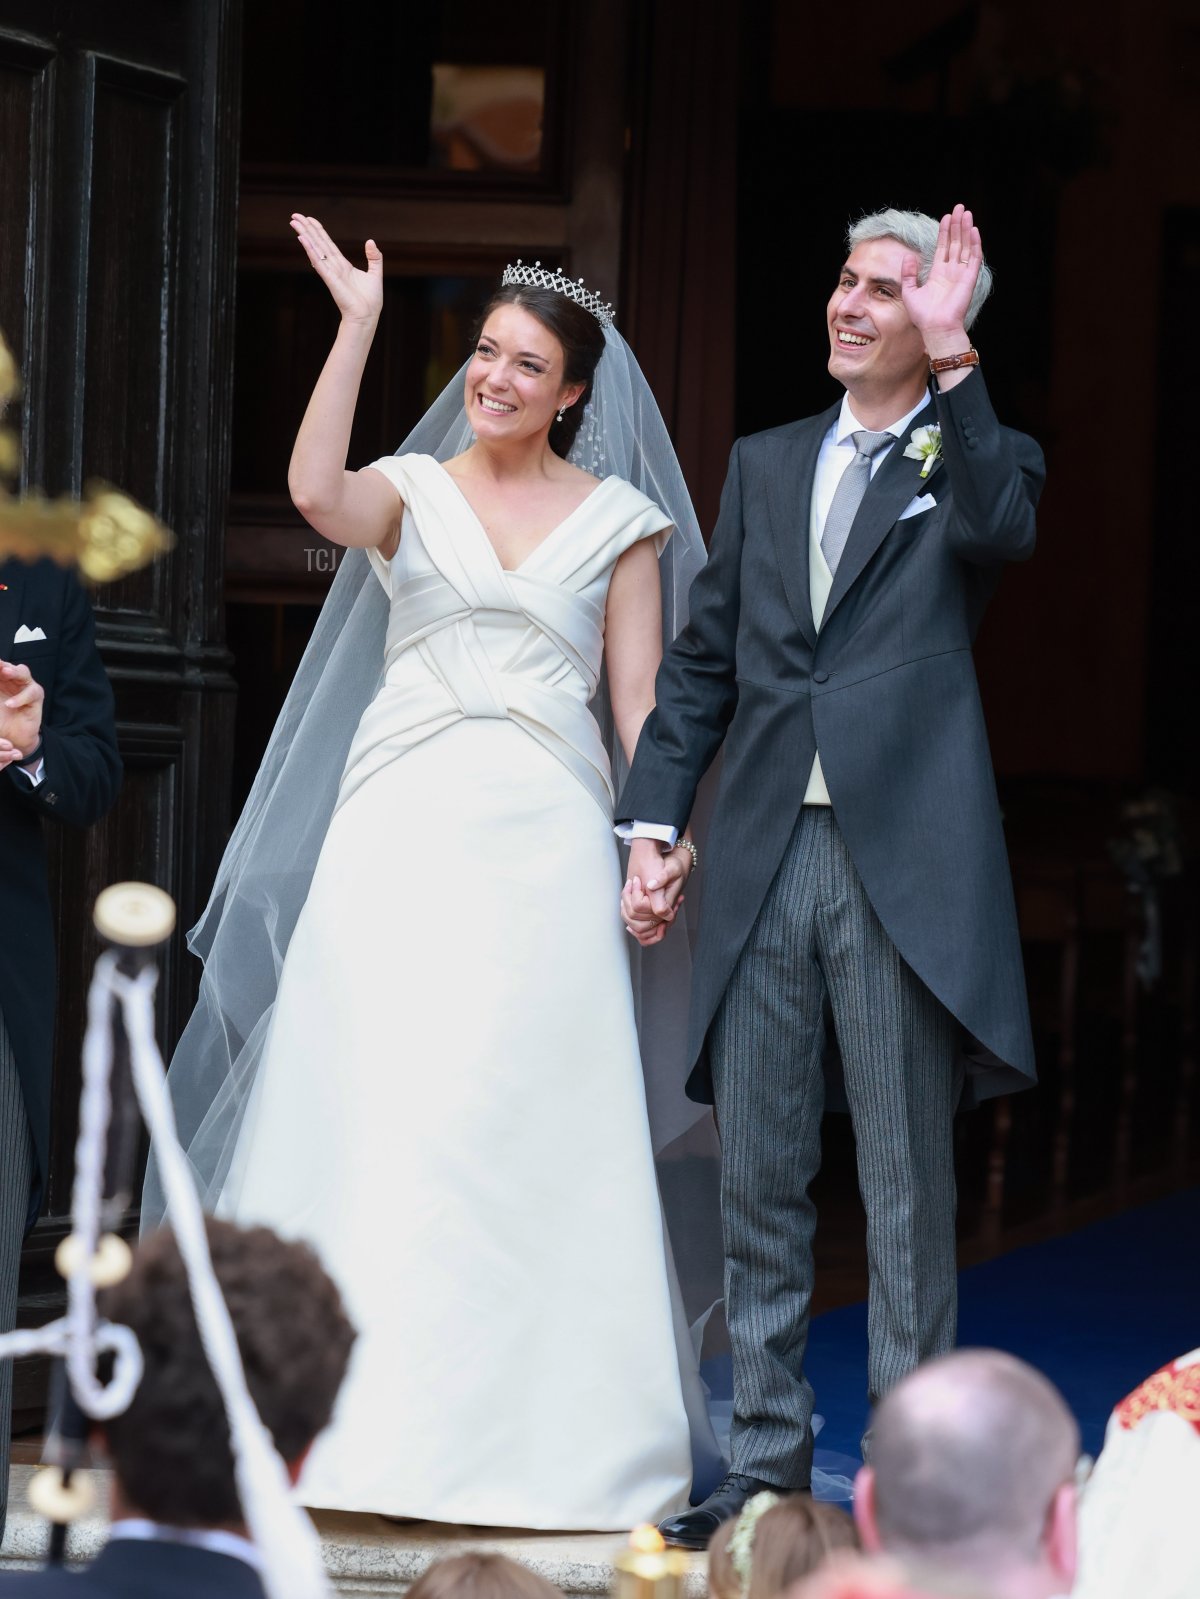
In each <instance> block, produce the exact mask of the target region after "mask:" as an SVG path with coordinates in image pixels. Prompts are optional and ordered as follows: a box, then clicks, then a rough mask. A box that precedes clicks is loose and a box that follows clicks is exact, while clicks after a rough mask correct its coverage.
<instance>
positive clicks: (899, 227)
mask: <svg viewBox="0 0 1200 1599" xmlns="http://www.w3.org/2000/svg"><path fill="white" fill-rule="evenodd" d="M870 239H896V240H898V241H899V243H901V244H902V245H903V246H904V247H905V249H906V250H911V251H912V253H913V254H914V255H915V256H916V258H917V261H918V262H919V265H918V267H917V282H918V283H924V281H925V279H926V278H927V277H928V276H929V268H930V267H931V266H932V265H933V253H934V251H935V250H936V249H937V241H938V224H937V223H936V222H935V221H934V219H933V217H927V216H926V215H925V213H924V211H897V210H896V209H895V208H894V207H892V206H889V207H888V209H887V210H886V211H872V212H871V214H870V216H865V217H859V219H858V221H857V222H852V223H851V224H850V226H849V228H848V229H847V230H846V249H847V251H850V250H853V249H854V247H855V245H858V244H866V243H867V242H868V240H870ZM991 292H992V269H991V267H990V266H988V264H987V262H986V261H985V262H984V263H983V265H982V266H981V267H980V269H979V277H978V279H977V280H976V283H975V292H974V294H972V296H971V303H970V305H969V306H968V307H967V314H966V316H965V317H964V318H963V325H964V326H965V327H968V328H969V327H970V326H971V324H972V323H973V322H974V320H975V318H976V317H977V316H978V315H979V312H980V309H981V308H982V306H983V302H984V301H985V300H986V299H987V297H988V295H989V294H990V293H991Z"/></svg>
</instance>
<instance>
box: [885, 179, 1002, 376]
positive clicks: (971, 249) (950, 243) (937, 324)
mask: <svg viewBox="0 0 1200 1599" xmlns="http://www.w3.org/2000/svg"><path fill="white" fill-rule="evenodd" d="M982 266H983V245H982V243H981V241H980V237H979V229H978V228H977V227H976V226H975V218H974V217H973V216H972V214H971V213H970V211H968V210H967V208H966V206H963V205H956V206H955V207H954V210H953V211H950V212H947V214H946V215H945V216H944V217H943V218H942V221H941V226H940V227H939V229H938V240H937V248H936V249H935V250H934V252H933V260H932V261H931V262H930V264H929V271H928V273H927V274H926V277H925V281H924V283H918V282H917V271H918V267H919V262H918V260H917V257H916V256H915V255H907V256H905V258H904V262H903V265H902V267H901V271H900V295H901V298H902V299H903V301H904V309H905V310H906V311H907V312H908V316H909V320H910V321H911V322H912V324H913V326H914V327H915V328H916V329H917V331H918V332H919V333H920V335H921V337H922V340H923V341H924V344H925V350H926V353H927V354H928V355H929V357H930V359H931V360H937V359H939V358H940V357H942V356H947V355H961V354H962V353H963V352H964V351H965V350H967V349H968V348H969V347H970V343H971V341H970V339H969V338H968V336H967V331H966V319H967V312H968V310H969V308H970V304H971V296H972V295H973V294H974V292H975V284H976V282H977V281H978V279H979V272H980V268H981V267H982ZM969 371H970V369H969V368H961V367H960V368H958V369H957V370H955V371H951V372H945V373H942V374H941V376H940V377H939V380H938V387H939V388H941V389H948V388H953V387H954V385H955V384H956V383H961V382H962V381H963V379H964V378H965V377H967V376H968V375H969Z"/></svg>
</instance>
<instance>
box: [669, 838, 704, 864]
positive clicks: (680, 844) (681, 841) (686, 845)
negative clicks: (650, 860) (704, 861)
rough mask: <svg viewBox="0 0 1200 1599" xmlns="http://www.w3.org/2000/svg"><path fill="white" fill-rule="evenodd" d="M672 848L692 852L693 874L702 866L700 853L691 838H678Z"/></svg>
mask: <svg viewBox="0 0 1200 1599" xmlns="http://www.w3.org/2000/svg"><path fill="white" fill-rule="evenodd" d="M671 848H672V849H686V850H688V851H689V852H690V854H691V857H692V870H693V872H694V871H695V870H696V868H697V867H698V866H699V865H700V851H699V850H698V849H697V848H696V846H695V845H694V844H693V843H692V841H691V839H690V838H677V839H676V840H675V842H674V844H672V846H671Z"/></svg>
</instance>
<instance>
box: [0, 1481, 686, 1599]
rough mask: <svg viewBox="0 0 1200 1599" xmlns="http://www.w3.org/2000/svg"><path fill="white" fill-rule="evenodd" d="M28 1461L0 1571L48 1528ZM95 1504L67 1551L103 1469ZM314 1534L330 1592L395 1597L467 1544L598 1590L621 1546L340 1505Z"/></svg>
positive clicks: (619, 1541)
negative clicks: (29, 1492)
mask: <svg viewBox="0 0 1200 1599" xmlns="http://www.w3.org/2000/svg"><path fill="white" fill-rule="evenodd" d="M35 1469H36V1468H34V1467H32V1466H14V1467H13V1468H12V1476H11V1480H10V1488H9V1500H8V1526H7V1529H6V1531H5V1535H4V1545H3V1548H2V1549H0V1572H3V1571H15V1570H24V1569H28V1568H29V1567H30V1566H35V1565H39V1564H40V1563H41V1561H42V1559H43V1557H44V1553H45V1549H46V1543H47V1537H48V1531H47V1525H46V1522H45V1521H44V1520H43V1519H42V1517H41V1516H38V1515H36V1514H35V1513H34V1512H33V1511H32V1510H30V1509H29V1507H28V1505H27V1503H26V1500H25V1485H26V1484H27V1483H28V1481H29V1479H30V1477H31V1476H32V1475H33V1473H34V1470H35ZM93 1476H94V1477H95V1478H96V1479H97V1481H98V1485H99V1487H100V1495H99V1499H100V1503H98V1504H97V1506H96V1508H95V1509H94V1510H93V1511H91V1512H90V1513H89V1514H88V1515H87V1516H84V1517H81V1518H80V1520H79V1521H77V1522H75V1523H74V1524H73V1525H72V1527H71V1530H70V1533H69V1535H68V1541H67V1551H68V1557H69V1559H70V1560H71V1561H72V1562H75V1561H85V1560H90V1559H91V1558H92V1556H93V1555H95V1554H96V1552H97V1551H98V1550H99V1549H100V1547H101V1545H102V1544H103V1543H104V1539H105V1536H106V1533H107V1528H108V1514H107V1479H108V1473H107V1472H103V1471H97V1472H94V1473H93ZM312 1518H313V1521H314V1523H315V1524H316V1527H317V1531H318V1532H319V1533H320V1536H321V1549H322V1553H323V1554H324V1557H325V1569H326V1570H327V1571H328V1573H329V1576H330V1578H331V1580H332V1582H333V1586H334V1588H335V1590H336V1591H337V1592H338V1593H345V1594H358V1595H362V1596H369V1599H387V1596H391V1599H395V1596H396V1595H398V1594H402V1593H404V1591H405V1590H406V1589H407V1588H408V1587H409V1585H410V1584H411V1583H413V1582H415V1581H416V1579H417V1578H418V1577H419V1576H420V1575H421V1573H422V1572H423V1571H424V1570H425V1568H426V1567H427V1566H428V1565H430V1564H431V1563H432V1562H433V1561H434V1560H440V1559H441V1558H442V1557H443V1556H445V1555H458V1554H464V1553H466V1552H467V1551H469V1550H484V1549H486V1550H498V1551H499V1552H500V1553H501V1554H506V1555H510V1556H511V1557H512V1558H513V1559H514V1560H519V1561H520V1562H521V1563H522V1565H526V1566H528V1567H529V1568H530V1569H531V1570H533V1571H536V1572H538V1573H539V1575H540V1576H543V1577H545V1578H547V1579H548V1581H550V1582H552V1583H553V1584H554V1586H555V1587H556V1588H559V1589H561V1590H562V1592H563V1593H564V1594H567V1595H568V1596H572V1595H576V1594H578V1595H596V1594H606V1593H608V1592H609V1591H610V1589H611V1588H612V1584H613V1561H614V1559H615V1558H616V1556H617V1555H618V1554H619V1553H620V1551H621V1550H622V1549H623V1548H624V1547H625V1542H626V1540H625V1538H624V1536H623V1535H622V1534H621V1533H613V1532H591V1533H575V1532H572V1533H565V1532H522V1531H519V1530H516V1529H513V1528H503V1527H452V1526H446V1525H444V1524H442V1523H440V1522H430V1521H404V1522H393V1521H389V1520H387V1518H386V1517H384V1516H373V1515H362V1516H356V1515H350V1514H348V1513H346V1512H344V1511H335V1510H317V1511H314V1512H313V1513H312ZM691 1564H692V1570H691V1572H690V1573H689V1575H688V1578H687V1584H686V1587H687V1595H688V1599H704V1594H705V1592H706V1584H705V1576H704V1557H703V1555H695V1556H693V1557H692V1561H691Z"/></svg>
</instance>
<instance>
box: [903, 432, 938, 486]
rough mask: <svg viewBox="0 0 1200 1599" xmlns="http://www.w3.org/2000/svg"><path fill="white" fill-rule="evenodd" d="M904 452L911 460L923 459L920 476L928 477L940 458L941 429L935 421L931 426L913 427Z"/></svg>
mask: <svg viewBox="0 0 1200 1599" xmlns="http://www.w3.org/2000/svg"><path fill="white" fill-rule="evenodd" d="M904 453H905V455H907V456H908V457H909V458H910V459H911V460H913V461H924V463H925V465H924V466H923V467H922V468H921V471H920V476H921V477H923V478H924V477H928V476H929V474H930V472H932V471H933V468H934V466H935V465H936V464H937V462H938V461H940V460H941V458H942V430H941V428H940V427H939V426H938V424H937V423H936V422H935V423H934V424H933V426H932V427H927V428H913V430H912V437H911V438H910V439H909V441H908V447H907V449H906V450H905V451H904Z"/></svg>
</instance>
